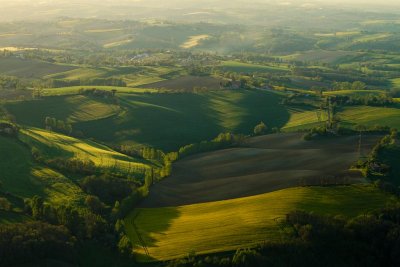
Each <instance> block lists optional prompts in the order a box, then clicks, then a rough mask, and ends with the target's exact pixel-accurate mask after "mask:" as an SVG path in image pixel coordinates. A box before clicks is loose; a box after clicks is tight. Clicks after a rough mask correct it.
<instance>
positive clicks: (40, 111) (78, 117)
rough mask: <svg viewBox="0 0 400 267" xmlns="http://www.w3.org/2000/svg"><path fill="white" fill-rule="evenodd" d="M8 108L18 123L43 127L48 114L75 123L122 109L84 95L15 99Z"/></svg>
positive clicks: (110, 114)
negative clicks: (29, 99) (28, 99)
mask: <svg viewBox="0 0 400 267" xmlns="http://www.w3.org/2000/svg"><path fill="white" fill-rule="evenodd" d="M54 90H58V89H54ZM6 109H7V110H8V111H9V112H10V113H11V114H13V115H14V116H15V117H16V120H17V122H18V123H21V124H25V125H28V126H35V127H42V128H43V127H44V126H45V125H44V123H45V119H46V117H47V116H50V117H53V118H56V119H58V120H65V121H68V122H70V123H74V122H81V121H91V120H98V119H103V118H107V117H110V116H113V115H116V114H117V113H118V112H119V111H120V108H119V107H118V106H117V105H115V104H113V103H111V102H107V101H105V100H103V99H101V98H95V97H87V96H83V95H72V96H65V97H46V98H43V99H40V100H31V101H15V102H10V103H8V104H7V105H6ZM27 110H29V112H28V113H27V112H26V111H27Z"/></svg>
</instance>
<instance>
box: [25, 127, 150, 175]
mask: <svg viewBox="0 0 400 267" xmlns="http://www.w3.org/2000/svg"><path fill="white" fill-rule="evenodd" d="M20 139H21V140H22V141H23V142H24V143H26V144H27V145H29V146H30V147H36V148H37V149H38V150H39V151H40V153H41V155H42V156H43V157H44V158H45V159H53V158H56V157H57V158H64V159H79V160H83V161H85V160H90V161H92V162H93V163H94V164H95V166H96V167H97V168H98V169H99V170H102V171H107V170H111V169H115V170H118V171H120V172H122V173H126V174H134V169H135V168H137V169H141V170H146V169H147V168H149V165H148V164H147V163H146V162H144V161H142V160H138V159H134V158H131V157H129V156H126V155H124V154H121V153H118V152H116V151H114V150H112V149H110V148H108V147H106V146H104V145H100V144H98V143H95V142H92V141H89V140H79V139H76V138H73V137H69V136H65V135H62V134H58V133H54V132H49V131H45V130H41V129H38V128H29V129H24V130H21V132H20Z"/></svg>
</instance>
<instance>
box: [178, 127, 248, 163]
mask: <svg viewBox="0 0 400 267" xmlns="http://www.w3.org/2000/svg"><path fill="white" fill-rule="evenodd" d="M244 140H245V136H244V135H235V134H232V133H221V134H219V135H218V136H217V137H216V138H214V139H212V140H211V141H202V142H200V143H194V144H190V145H186V146H183V147H181V148H180V149H179V151H178V155H177V159H179V158H184V157H187V156H190V155H193V154H197V153H202V152H206V151H213V150H218V149H222V148H227V147H231V146H234V145H240V144H242V143H243V142H244Z"/></svg>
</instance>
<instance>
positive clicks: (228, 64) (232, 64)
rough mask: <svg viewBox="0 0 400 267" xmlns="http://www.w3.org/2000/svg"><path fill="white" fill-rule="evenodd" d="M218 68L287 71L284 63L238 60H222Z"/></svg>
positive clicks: (250, 70)
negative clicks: (255, 62) (265, 63)
mask: <svg viewBox="0 0 400 267" xmlns="http://www.w3.org/2000/svg"><path fill="white" fill-rule="evenodd" d="M220 68H222V69H223V70H224V71H233V72H239V73H242V72H243V73H253V72H285V71H289V69H288V68H287V67H286V66H284V65H258V64H249V63H243V62H238V61H224V62H222V63H221V65H220Z"/></svg>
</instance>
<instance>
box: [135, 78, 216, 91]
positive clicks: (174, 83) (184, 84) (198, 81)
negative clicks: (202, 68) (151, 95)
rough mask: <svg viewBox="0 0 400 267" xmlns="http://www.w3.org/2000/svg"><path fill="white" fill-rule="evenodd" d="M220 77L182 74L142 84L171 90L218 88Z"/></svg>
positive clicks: (144, 86)
mask: <svg viewBox="0 0 400 267" xmlns="http://www.w3.org/2000/svg"><path fill="white" fill-rule="evenodd" d="M221 82H222V79H220V78H215V77H210V76H205V77H203V76H183V77H179V78H175V79H170V80H165V81H160V82H155V83H150V84H144V85H141V86H139V87H143V88H164V89H171V90H192V89H194V88H204V87H205V88H207V89H209V90H217V89H220V86H221V85H220V83H221Z"/></svg>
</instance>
